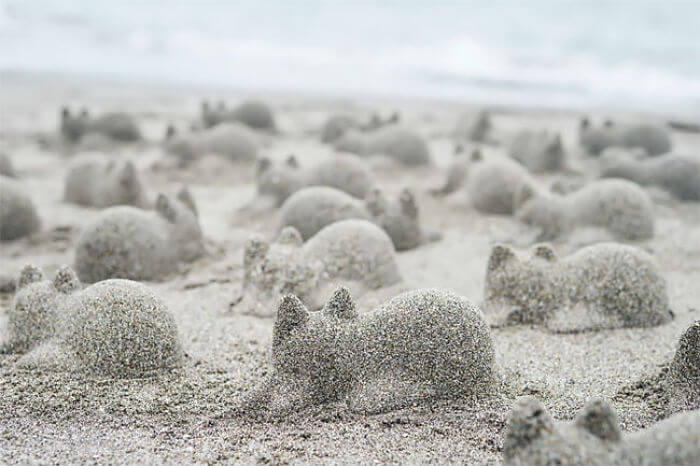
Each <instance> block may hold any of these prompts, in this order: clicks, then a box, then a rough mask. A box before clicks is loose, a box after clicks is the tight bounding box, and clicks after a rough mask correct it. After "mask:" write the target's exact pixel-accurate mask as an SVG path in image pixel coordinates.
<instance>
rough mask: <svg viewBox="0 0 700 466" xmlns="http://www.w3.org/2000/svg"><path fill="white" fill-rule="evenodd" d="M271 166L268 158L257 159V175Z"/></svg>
mask: <svg viewBox="0 0 700 466" xmlns="http://www.w3.org/2000/svg"><path fill="white" fill-rule="evenodd" d="M271 166H272V161H271V160H270V159H269V158H268V157H261V158H259V159H258V163H257V167H256V171H257V172H258V175H259V174H261V173H264V172H265V171H267V170H268V169H269V168H270V167H271Z"/></svg>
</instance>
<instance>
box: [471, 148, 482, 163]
mask: <svg viewBox="0 0 700 466" xmlns="http://www.w3.org/2000/svg"><path fill="white" fill-rule="evenodd" d="M482 160H484V155H483V154H482V153H481V151H480V150H479V149H474V151H473V152H472V162H481V161H482Z"/></svg>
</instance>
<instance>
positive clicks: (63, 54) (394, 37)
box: [0, 0, 700, 115]
mask: <svg viewBox="0 0 700 466" xmlns="http://www.w3.org/2000/svg"><path fill="white" fill-rule="evenodd" d="M0 71H2V72H20V73H22V72H31V73H35V72H36V73H56V74H62V75H85V76H90V77H97V78H109V79H111V80H128V81H136V82H149V83H158V84H161V83H162V84H174V85H198V86H225V87H231V88H235V89H240V90H245V91H256V92H261V91H271V92H297V93H308V94H314V95H321V96H352V95H357V96H360V95H362V96H375V95H381V96H392V97H410V98H416V97H418V98H436V99H451V100H464V101H470V102H478V103H495V104H511V105H523V106H537V107H555V108H556V107H576V108H587V107H616V108H624V109H640V110H647V111H669V112H683V113H692V114H694V115H700V0H689V1H678V0H676V1H649V0H635V1H621V0H620V1H552V0H549V1H546V0H530V1H527V2H525V1H522V2H517V1H511V2H505V1H503V2H500V1H493V0H473V1H442V2H436V1H431V0H402V1H388V0H386V1H374V2H370V1H333V0H287V1H272V0H267V1H262V0H237V1H227V2H224V1H165V0H163V1H156V0H141V1H130V0H122V1H111V2H100V1H94V0H63V1H59V0H30V1H28V0H2V1H0Z"/></svg>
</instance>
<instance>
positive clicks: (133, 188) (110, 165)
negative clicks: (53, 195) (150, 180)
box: [64, 155, 145, 208]
mask: <svg viewBox="0 0 700 466" xmlns="http://www.w3.org/2000/svg"><path fill="white" fill-rule="evenodd" d="M64 193H65V194H64V199H65V200H66V202H72V203H74V204H80V205H85V206H92V207H100V208H103V207H111V206H117V205H133V206H137V207H139V206H142V205H144V202H145V199H144V193H143V187H142V184H141V180H140V179H139V175H138V172H137V171H136V167H134V164H133V163H132V162H130V161H115V160H109V159H107V158H106V157H102V156H99V155H87V156H81V157H78V158H77V159H75V160H74V161H73V162H72V163H71V167H70V168H69V170H68V175H67V176H66V185H65V191H64Z"/></svg>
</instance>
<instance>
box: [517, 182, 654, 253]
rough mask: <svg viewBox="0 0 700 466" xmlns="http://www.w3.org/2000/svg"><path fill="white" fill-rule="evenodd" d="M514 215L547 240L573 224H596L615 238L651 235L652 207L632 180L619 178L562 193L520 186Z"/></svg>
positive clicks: (633, 239)
mask: <svg viewBox="0 0 700 466" xmlns="http://www.w3.org/2000/svg"><path fill="white" fill-rule="evenodd" d="M514 202H515V205H516V211H515V216H516V218H517V219H518V220H520V221H521V222H523V223H525V224H527V225H530V226H533V227H537V228H539V229H540V236H539V239H540V240H541V241H548V240H552V239H554V238H557V237H559V236H561V235H564V234H566V233H569V232H571V231H573V230H574V229H576V228H577V227H584V226H589V227H599V228H604V229H606V230H608V231H609V232H610V233H611V234H612V235H614V236H615V238H617V239H619V240H628V241H635V240H644V239H648V238H651V237H652V236H654V207H653V203H652V201H651V198H650V197H649V194H647V193H646V192H645V191H644V190H643V189H642V188H640V187H639V185H637V184H636V183H633V182H631V181H627V180H621V179H606V180H599V181H594V182H592V183H589V184H587V185H585V186H584V187H583V188H581V189H579V190H577V191H574V192H572V193H569V194H566V195H559V194H555V193H550V192H544V191H541V190H536V189H534V188H533V187H532V186H529V185H526V186H522V187H521V188H520V190H519V192H518V194H516V196H515V200H514Z"/></svg>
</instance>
